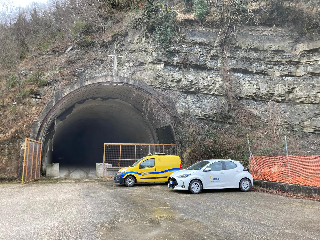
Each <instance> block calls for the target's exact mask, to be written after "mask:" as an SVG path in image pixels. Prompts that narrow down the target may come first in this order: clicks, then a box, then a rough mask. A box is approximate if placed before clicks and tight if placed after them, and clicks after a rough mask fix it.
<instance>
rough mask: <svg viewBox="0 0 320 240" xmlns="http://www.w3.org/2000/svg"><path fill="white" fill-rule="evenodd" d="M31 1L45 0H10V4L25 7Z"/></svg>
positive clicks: (43, 0) (41, 0) (39, 1)
mask: <svg viewBox="0 0 320 240" xmlns="http://www.w3.org/2000/svg"><path fill="white" fill-rule="evenodd" d="M32 2H38V3H45V2H47V0H12V4H13V5H14V6H16V7H19V6H20V7H26V6H27V5H29V4H30V3H32Z"/></svg>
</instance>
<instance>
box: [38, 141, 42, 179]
mask: <svg viewBox="0 0 320 240" xmlns="http://www.w3.org/2000/svg"><path fill="white" fill-rule="evenodd" d="M41 157H42V142H40V157H39V171H38V176H39V177H38V178H39V179H40V170H41Z"/></svg>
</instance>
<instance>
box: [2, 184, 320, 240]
mask: <svg viewBox="0 0 320 240" xmlns="http://www.w3.org/2000/svg"><path fill="white" fill-rule="evenodd" d="M0 202H1V207H0V239H6V240H7V239H159V240H162V239H291V240H292V239H320V227H319V220H320V202H316V201H310V200H304V199H294V198H287V197H283V196H278V195H271V194H267V193H261V192H253V191H251V192H247V193H243V192H240V191H237V190H220V191H205V192H203V193H201V194H199V195H193V194H189V193H187V192H178V191H173V190H171V189H168V188H167V186H166V185H138V186H135V187H133V188H127V187H124V186H119V185H116V184H114V183H113V181H52V182H48V181H38V182H35V183H31V184H26V185H20V184H12V183H9V184H0Z"/></svg>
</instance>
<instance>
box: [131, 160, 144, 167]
mask: <svg viewBox="0 0 320 240" xmlns="http://www.w3.org/2000/svg"><path fill="white" fill-rule="evenodd" d="M143 159H144V158H141V159H139V160H138V161H136V162H135V163H134V164H132V167H134V166H137V164H138V163H139V162H141V161H142V160H143Z"/></svg>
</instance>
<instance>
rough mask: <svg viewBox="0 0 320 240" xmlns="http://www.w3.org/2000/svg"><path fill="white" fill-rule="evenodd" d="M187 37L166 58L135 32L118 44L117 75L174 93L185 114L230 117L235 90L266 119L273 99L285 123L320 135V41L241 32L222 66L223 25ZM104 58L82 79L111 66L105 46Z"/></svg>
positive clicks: (274, 31)
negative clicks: (230, 100) (221, 40)
mask: <svg viewBox="0 0 320 240" xmlns="http://www.w3.org/2000/svg"><path fill="white" fill-rule="evenodd" d="M181 35H182V36H183V37H182V38H181V39H180V40H179V42H177V43H175V44H174V46H173V49H172V52H173V55H172V57H165V56H164V55H163V54H160V53H159V51H157V50H156V47H155V45H153V44H152V42H150V41H148V40H146V39H144V38H142V37H141V35H139V34H137V33H136V32H129V34H128V35H127V36H125V37H124V38H123V39H122V40H123V41H122V42H121V43H120V45H119V47H118V49H117V52H118V54H119V55H122V56H123V60H122V63H121V64H120V65H119V66H118V70H119V75H122V76H126V77H131V78H134V79H136V80H140V81H144V82H146V83H147V84H148V85H151V86H153V87H154V88H156V89H158V90H160V91H162V92H164V93H165V94H169V95H171V96H172V98H173V100H174V102H175V106H176V108H177V110H178V112H179V113H183V114H192V115H194V116H195V117H197V118H200V119H208V120H213V121H219V122H228V121H229V120H227V119H228V117H226V116H228V112H229V109H228V107H229V104H228V97H227V95H228V92H230V91H232V94H233V96H235V99H237V101H238V103H239V104H240V105H241V106H243V108H245V109H247V110H249V111H250V112H252V113H254V115H257V116H259V117H261V118H262V119H268V118H269V116H268V114H267V112H268V108H270V102H273V107H275V106H276V108H277V109H278V111H279V113H278V114H279V115H281V121H283V124H286V125H290V126H291V127H292V128H293V129H295V130H302V131H304V132H308V133H313V134H317V133H320V105H319V103H320V77H319V76H320V67H319V61H320V40H307V39H299V36H298V35H297V34H295V33H293V32H290V31H288V30H286V29H280V28H262V27H250V28H246V29H241V30H240V31H238V33H237V34H236V35H235V37H234V39H233V43H232V44H231V45H230V46H229V47H228V53H227V57H226V59H227V62H226V61H225V62H224V63H223V62H222V56H221V53H222V52H223V51H222V49H220V46H218V45H217V42H218V39H219V31H218V30H215V29H186V28H185V29H181ZM98 58H99V59H98ZM98 58H97V59H96V64H94V66H93V67H92V68H89V69H87V70H86V71H85V72H84V73H83V74H84V75H83V76H85V77H86V78H90V77H93V76H96V75H98V74H101V73H103V72H107V71H110V67H112V65H110V61H103V59H107V56H106V53H103V52H102V51H100V56H99V57H98ZM100 60H102V61H100ZM223 68H227V74H228V78H229V79H230V80H229V81H226V78H225V76H223Z"/></svg>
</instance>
